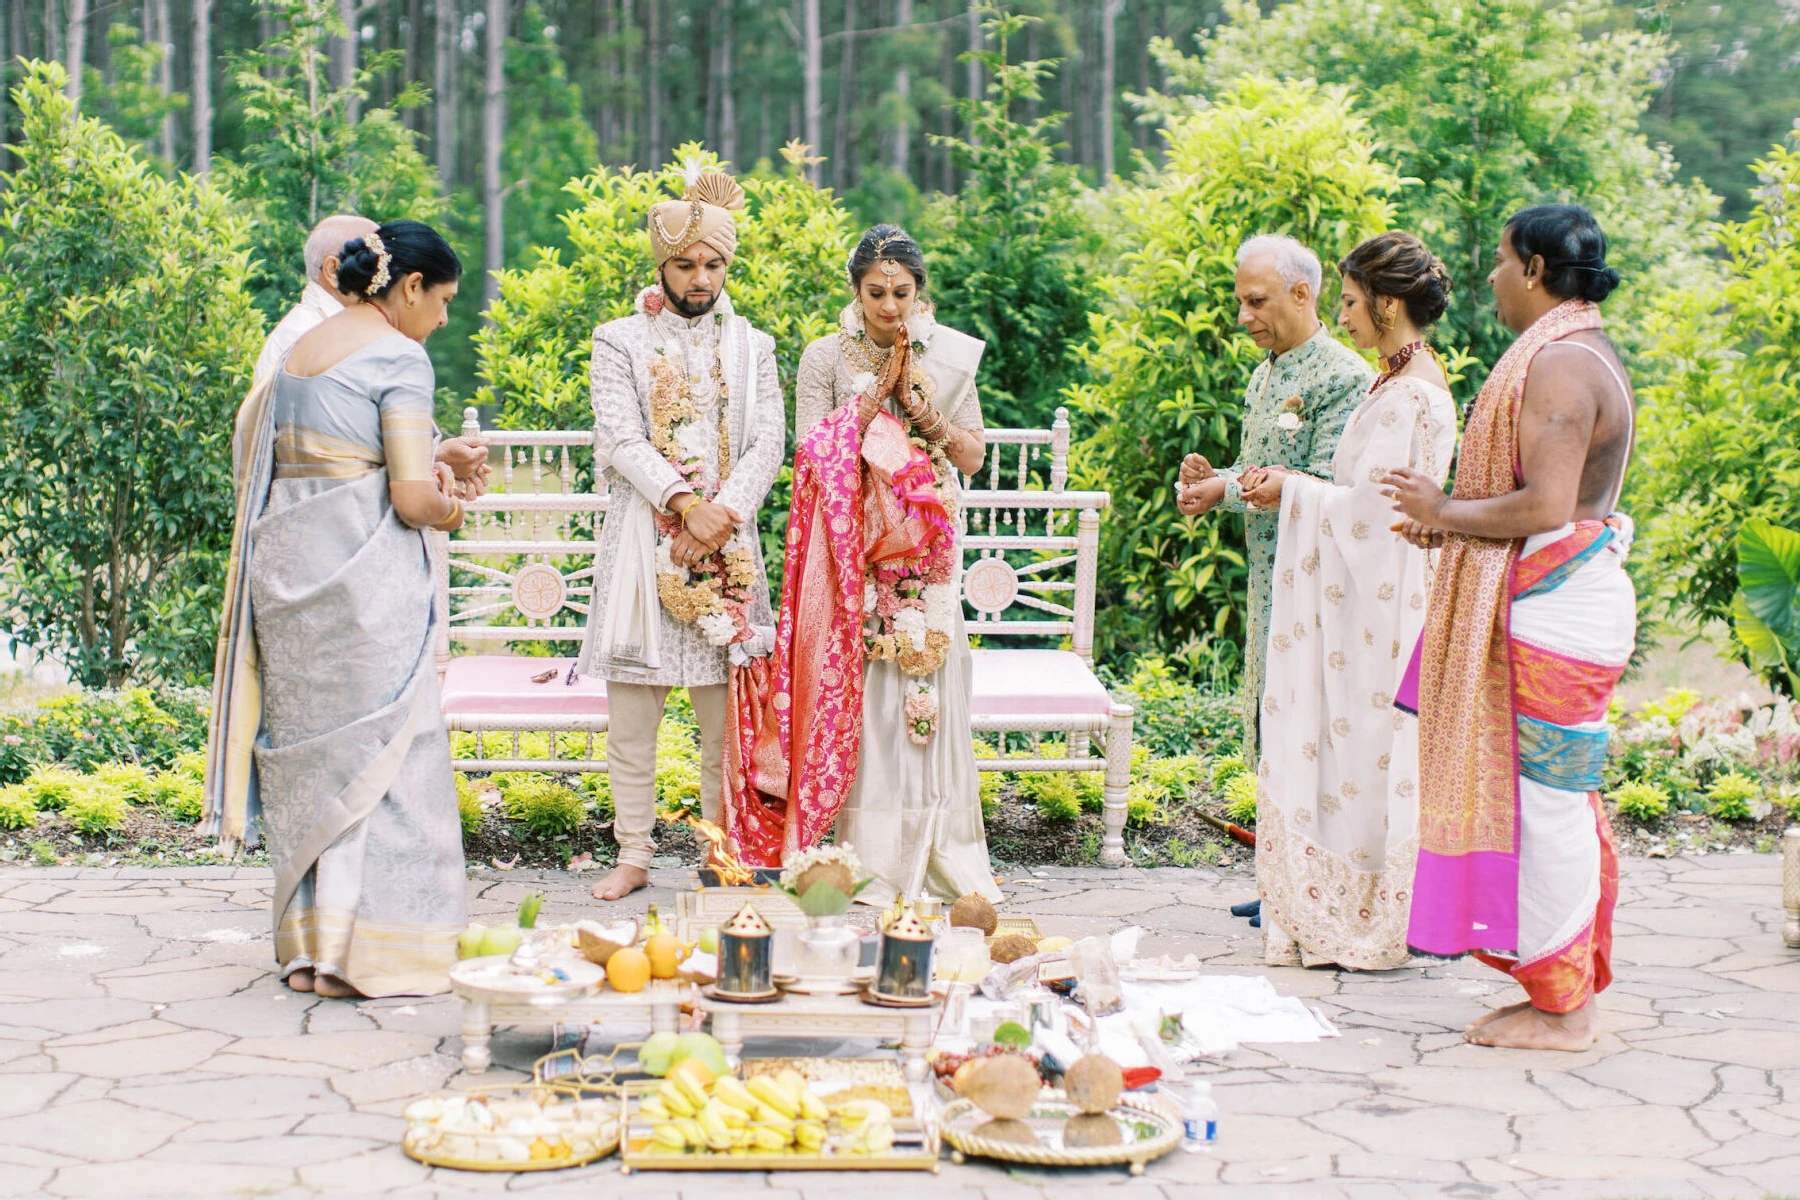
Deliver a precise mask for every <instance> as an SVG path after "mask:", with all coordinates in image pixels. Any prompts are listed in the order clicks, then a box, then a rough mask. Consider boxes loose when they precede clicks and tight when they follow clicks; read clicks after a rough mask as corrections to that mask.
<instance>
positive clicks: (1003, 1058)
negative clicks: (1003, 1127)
mask: <svg viewBox="0 0 1800 1200" xmlns="http://www.w3.org/2000/svg"><path fill="white" fill-rule="evenodd" d="M1042 1086H1043V1081H1042V1080H1041V1079H1040V1078H1039V1077H1038V1070H1037V1068H1036V1067H1035V1066H1033V1065H1032V1062H1031V1060H1030V1059H1029V1058H1026V1057H1025V1056H1024V1055H1023V1054H997V1055H995V1056H994V1057H992V1058H983V1059H978V1060H976V1061H974V1062H973V1063H971V1064H970V1070H969V1073H968V1076H967V1078H964V1079H962V1080H961V1081H960V1082H959V1083H958V1085H957V1089H956V1092H957V1095H959V1096H964V1097H967V1098H968V1099H969V1100H971V1101H973V1102H974V1104H975V1107H976V1108H979V1109H980V1110H981V1111H982V1112H984V1113H987V1114H988V1115H989V1116H990V1117H998V1118H1000V1119H1001V1120H1003V1121H1016V1120H1018V1119H1019V1118H1020V1117H1023V1116H1025V1115H1026V1114H1027V1113H1029V1112H1030V1111H1031V1110H1032V1107H1033V1106H1034V1105H1035V1104H1037V1098H1038V1091H1039V1089H1040V1088H1041V1087H1042Z"/></svg>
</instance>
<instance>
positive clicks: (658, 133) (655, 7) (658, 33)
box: [641, 0, 669, 170]
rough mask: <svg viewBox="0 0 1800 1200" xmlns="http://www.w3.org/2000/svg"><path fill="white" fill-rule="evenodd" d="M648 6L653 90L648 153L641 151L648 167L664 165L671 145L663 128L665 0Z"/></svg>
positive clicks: (646, 138)
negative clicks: (663, 21) (665, 139)
mask: <svg viewBox="0 0 1800 1200" xmlns="http://www.w3.org/2000/svg"><path fill="white" fill-rule="evenodd" d="M646 8H647V9H648V11H647V12H646V13H645V14H644V16H645V24H646V26H647V28H646V30H645V35H646V36H645V42H646V45H647V46H648V48H649V51H650V52H649V54H648V55H647V56H646V58H645V62H646V63H647V64H648V65H649V67H650V79H649V92H650V94H649V96H648V97H647V99H646V103H645V107H646V109H647V110H648V113H647V116H648V121H647V122H646V132H645V135H644V153H643V154H642V155H641V157H642V159H643V162H642V163H641V165H642V166H643V167H645V168H646V169H648V170H655V169H656V168H657V167H658V166H660V165H661V164H662V163H663V161H664V159H665V157H666V156H667V154H668V152H669V148H668V147H667V146H664V145H663V130H662V119H663V110H662V99H663V97H662V53H663V49H662V17H661V15H660V14H661V12H662V2H661V0H650V3H649V4H648V5H647V6H646Z"/></svg>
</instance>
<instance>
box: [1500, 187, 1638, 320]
mask: <svg viewBox="0 0 1800 1200" xmlns="http://www.w3.org/2000/svg"><path fill="white" fill-rule="evenodd" d="M1506 233H1507V236H1508V237H1509V238H1511V240H1512V248H1513V253H1514V254H1516V255H1518V256H1519V261H1520V262H1524V263H1529V262H1530V261H1531V260H1532V259H1533V258H1542V259H1543V260H1544V276H1543V283H1544V290H1545V291H1547V292H1549V293H1550V294H1551V295H1553V296H1560V297H1562V298H1563V299H1565V300H1587V301H1591V302H1592V303H1594V304H1598V303H1600V302H1601V301H1602V300H1604V299H1606V298H1607V297H1608V296H1610V295H1612V293H1613V289H1614V288H1616V287H1618V286H1619V282H1620V276H1619V272H1618V271H1617V270H1615V269H1614V268H1612V267H1611V266H1609V265H1607V262H1606V234H1604V233H1603V232H1601V230H1600V222H1598V221H1596V220H1595V219H1594V214H1593V213H1591V212H1589V211H1588V210H1587V209H1585V208H1583V207H1582V206H1581V205H1579V204H1535V205H1533V206H1532V207H1530V208H1523V209H1520V210H1519V211H1518V212H1516V213H1514V214H1513V215H1512V217H1511V218H1510V219H1508V220H1507V222H1506Z"/></svg>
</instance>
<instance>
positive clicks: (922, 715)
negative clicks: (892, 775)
mask: <svg viewBox="0 0 1800 1200" xmlns="http://www.w3.org/2000/svg"><path fill="white" fill-rule="evenodd" d="M926 327H927V328H928V329H929V318H927V321H926ZM839 332H840V339H839V340H840V342H841V343H842V345H843V347H844V352H845V355H846V359H847V360H848V361H849V362H850V364H851V366H852V368H853V369H855V368H857V367H860V368H862V370H861V371H859V372H858V373H857V374H856V376H855V377H854V378H853V379H852V380H851V389H852V390H853V391H854V392H855V394H856V396H855V399H854V400H853V401H852V403H855V404H859V405H860V404H861V402H862V397H863V396H865V395H866V394H867V393H868V390H869V389H870V388H872V387H874V386H875V384H876V380H877V368H879V367H880V366H881V365H883V361H884V360H885V359H886V357H887V356H886V355H884V354H881V353H880V351H879V350H878V349H877V348H875V347H873V346H871V345H870V343H869V341H868V334H867V333H866V332H864V330H863V329H862V328H861V323H860V322H854V327H853V322H852V321H851V320H850V319H849V316H848V313H847V314H846V319H845V321H844V324H843V327H842V328H841V329H840V331H839ZM924 349H925V343H924V341H923V340H921V339H916V338H915V339H914V341H913V350H914V352H915V353H918V352H922V351H923V350H924ZM907 386H908V387H910V388H911V389H912V390H913V391H914V392H915V393H916V394H917V395H918V396H919V397H920V398H921V399H922V400H924V401H925V402H926V403H927V404H929V403H930V402H931V392H932V380H931V379H930V377H929V376H926V375H925V374H924V372H922V371H921V370H920V369H919V368H918V366H917V365H916V364H915V365H914V366H913V368H912V373H911V376H910V378H909V379H908V381H907ZM903 419H904V418H903ZM910 440H911V442H912V444H913V445H914V446H915V447H917V448H918V449H920V450H922V451H924V452H925V454H926V455H928V456H929V457H930V460H931V468H932V469H931V471H930V472H926V471H923V470H921V471H919V472H918V473H917V476H916V477H896V478H895V480H894V489H895V494H896V495H897V496H898V498H899V500H900V504H901V507H902V509H904V510H905V511H906V513H907V515H908V516H913V517H922V518H924V519H925V521H926V524H927V525H928V526H929V527H930V529H931V533H930V535H929V536H928V537H927V539H926V543H925V546H924V549H923V552H922V553H921V554H920V555H919V556H917V557H915V558H908V559H904V560H900V561H890V562H886V563H882V564H880V565H878V566H871V567H869V568H868V570H867V573H866V574H865V575H864V578H863V646H864V648H865V650H866V651H867V653H868V656H869V658H870V660H871V661H875V662H883V661H885V662H891V663H893V664H894V665H895V666H896V667H898V668H899V669H900V672H901V673H902V674H903V675H906V676H908V677H909V678H908V679H907V681H906V689H905V691H906V699H905V702H904V703H905V717H906V733H907V737H908V738H909V739H910V740H911V741H912V742H913V743H914V744H915V745H919V746H923V745H925V744H927V743H928V742H930V741H931V738H932V735H933V734H935V733H936V732H937V727H938V694H937V685H936V684H935V683H934V682H933V681H932V679H931V676H933V675H935V674H936V673H937V672H938V671H939V670H940V669H942V667H943V665H944V663H945V661H947V660H948V659H949V657H950V647H951V645H952V642H953V639H954V635H955V631H956V604H957V595H956V534H955V530H954V529H953V528H952V523H953V522H954V521H955V520H956V493H955V491H954V490H953V489H952V488H950V487H949V486H948V484H947V483H946V482H945V481H946V480H947V479H949V477H950V464H949V460H948V459H947V458H946V457H945V456H944V451H943V447H942V446H937V445H933V444H931V443H929V442H927V441H926V440H925V439H924V438H922V437H919V436H917V435H916V434H914V435H913V436H912V437H911V438H910ZM921 492H926V493H930V494H932V495H934V496H935V498H936V499H937V501H938V503H939V505H941V507H942V511H943V512H945V513H946V514H948V516H949V520H947V521H946V520H942V519H939V518H936V517H935V514H933V513H931V512H930V511H929V510H928V509H922V508H921V507H920V506H919V505H918V504H917V502H916V501H915V500H914V499H913V497H915V496H919V494H920V493H921Z"/></svg>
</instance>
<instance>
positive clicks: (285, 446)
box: [208, 221, 465, 996]
mask: <svg viewBox="0 0 1800 1200" xmlns="http://www.w3.org/2000/svg"><path fill="white" fill-rule="evenodd" d="M459 273H460V264H458V263H457V262H456V258H455V255H454V254H453V253H452V252H451V251H450V248H449V246H448V245H447V244H445V243H444V242H443V239H442V238H440V237H439V236H438V235H437V234H436V233H435V232H434V231H432V230H431V229H430V228H429V227H427V226H424V225H420V224H418V223H417V222H410V221H398V222H391V223H389V224H388V225H384V226H382V227H380V229H379V230H378V231H377V232H376V233H375V234H373V235H371V236H370V237H368V238H367V239H359V240H358V241H356V242H352V243H350V244H349V245H347V246H346V247H345V254H344V256H343V260H342V264H341V266H340V268H339V280H340V283H341V284H342V285H343V286H344V289H345V290H346V291H353V292H355V293H357V294H360V295H362V296H363V297H364V302H362V303H358V304H353V305H351V306H350V307H349V308H348V309H346V310H345V311H344V312H343V313H341V314H338V315H337V316H335V317H333V318H331V319H329V320H328V321H326V322H325V323H324V324H323V325H321V326H319V327H318V328H317V329H315V330H313V331H312V332H310V333H308V334H307V335H305V336H304V337H303V338H302V339H301V340H300V342H299V343H297V344H296V346H295V347H294V350H293V351H292V352H291V353H290V355H289V357H288V359H287V361H286V363H284V365H283V367H282V369H281V370H280V371H279V372H277V373H276V374H275V376H274V377H273V379H272V380H271V381H270V383H268V384H267V385H265V387H263V388H262V389H259V391H258V392H257V393H254V394H253V395H252V396H251V398H250V401H249V402H248V405H247V411H246V414H245V419H244V420H243V421H242V422H241V423H240V429H241V431H242V434H243V437H244V442H243V445H242V446H241V448H240V449H241V451H242V453H241V454H240V463H239V477H238V487H239V504H238V524H237V528H236V530H235V531H234V537H233V542H234V545H233V557H232V572H231V575H230V576H229V577H228V589H227V602H226V619H225V627H224V630H223V632H222V636H221V648H220V655H219V667H220V670H221V673H222V677H223V679H224V681H225V682H224V685H223V687H222V689H221V694H220V698H219V702H218V703H217V704H216V706H215V711H216V713H217V716H216V717H215V723H214V729H213V731H212V739H211V745H210V746H209V754H208V801H209V809H210V820H211V822H212V827H213V829H214V830H215V831H217V832H219V833H220V834H221V835H222V836H224V837H225V838H227V839H229V840H233V841H242V840H246V839H248V838H252V837H254V836H255V834H256V828H255V826H256V824H257V823H258V820H259V819H260V825H261V831H262V834H263V836H264V838H265V839H266V841H267V843H268V849H269V858H270V862H271V865H272V866H273V867H274V869H275V891H274V902H273V918H274V926H275V954H276V959H277V961H278V962H279V963H280V965H281V974H282V976H283V978H284V979H286V980H287V981H288V982H289V985H290V986H292V987H294V988H295V989H296V990H301V991H305V990H315V989H316V990H317V991H318V992H319V993H321V994H323V995H332V996H346V995H356V994H361V995H364V996H392V995H429V994H432V993H436V992H442V991H444V990H446V988H447V986H448V979H447V972H448V969H449V966H450V964H451V963H452V962H453V961H454V959H455V943H456V936H457V934H458V932H459V931H460V930H461V929H462V928H463V925H464V920H465V899H464V869H463V858H462V840H461V831H460V827H459V825H458V821H457V813H456V794H455V787H454V783H453V780H452V778H451V772H450V754H449V744H448V740H447V737H446V734H445V732H444V726H443V721H442V717H441V715H440V711H439V700H438V686H437V667H436V661H435V654H434V642H435V637H434V617H433V586H432V573H431V564H430V559H429V555H428V552H427V547H426V543H425V537H424V534H423V532H422V530H423V529H424V528H427V527H432V528H438V529H451V528H454V527H455V526H456V525H458V524H460V523H461V519H462V505H461V502H460V501H458V500H455V499H454V498H452V497H450V496H449V495H448V494H447V491H448V490H449V487H450V485H449V484H448V483H447V482H446V481H443V480H441V479H440V476H439V473H438V470H437V469H435V468H434V467H433V463H432V450H433V441H434V437H435V429H434V426H433V423H432V418H431V406H432V397H433V375H432V369H431V363H430V360H429V359H428V358H427V357H426V356H425V351H424V349H423V347H422V345H421V344H420V343H421V342H422V341H423V340H424V338H425V337H426V336H427V335H429V333H430V331H431V330H433V329H435V328H437V327H438V326H439V325H440V324H442V320H443V312H444V307H445V305H447V304H448V302H449V298H450V297H451V296H453V295H454V294H455V291H456V280H457V275H458V274H459ZM446 470H447V469H446Z"/></svg>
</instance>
